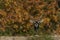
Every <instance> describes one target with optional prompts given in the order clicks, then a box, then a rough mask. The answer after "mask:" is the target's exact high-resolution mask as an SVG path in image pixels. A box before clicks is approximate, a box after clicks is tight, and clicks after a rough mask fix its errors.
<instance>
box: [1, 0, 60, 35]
mask: <svg viewBox="0 0 60 40" xmlns="http://www.w3.org/2000/svg"><path fill="white" fill-rule="evenodd" d="M41 16H42V17H41ZM40 17H41V19H42V20H43V22H42V23H40V24H39V30H38V32H37V34H42V33H46V34H52V33H53V34H60V9H59V8H58V5H57V1H56V0H0V35H34V34H35V31H34V28H33V27H34V25H33V23H31V22H30V20H41V19H40Z"/></svg>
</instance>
